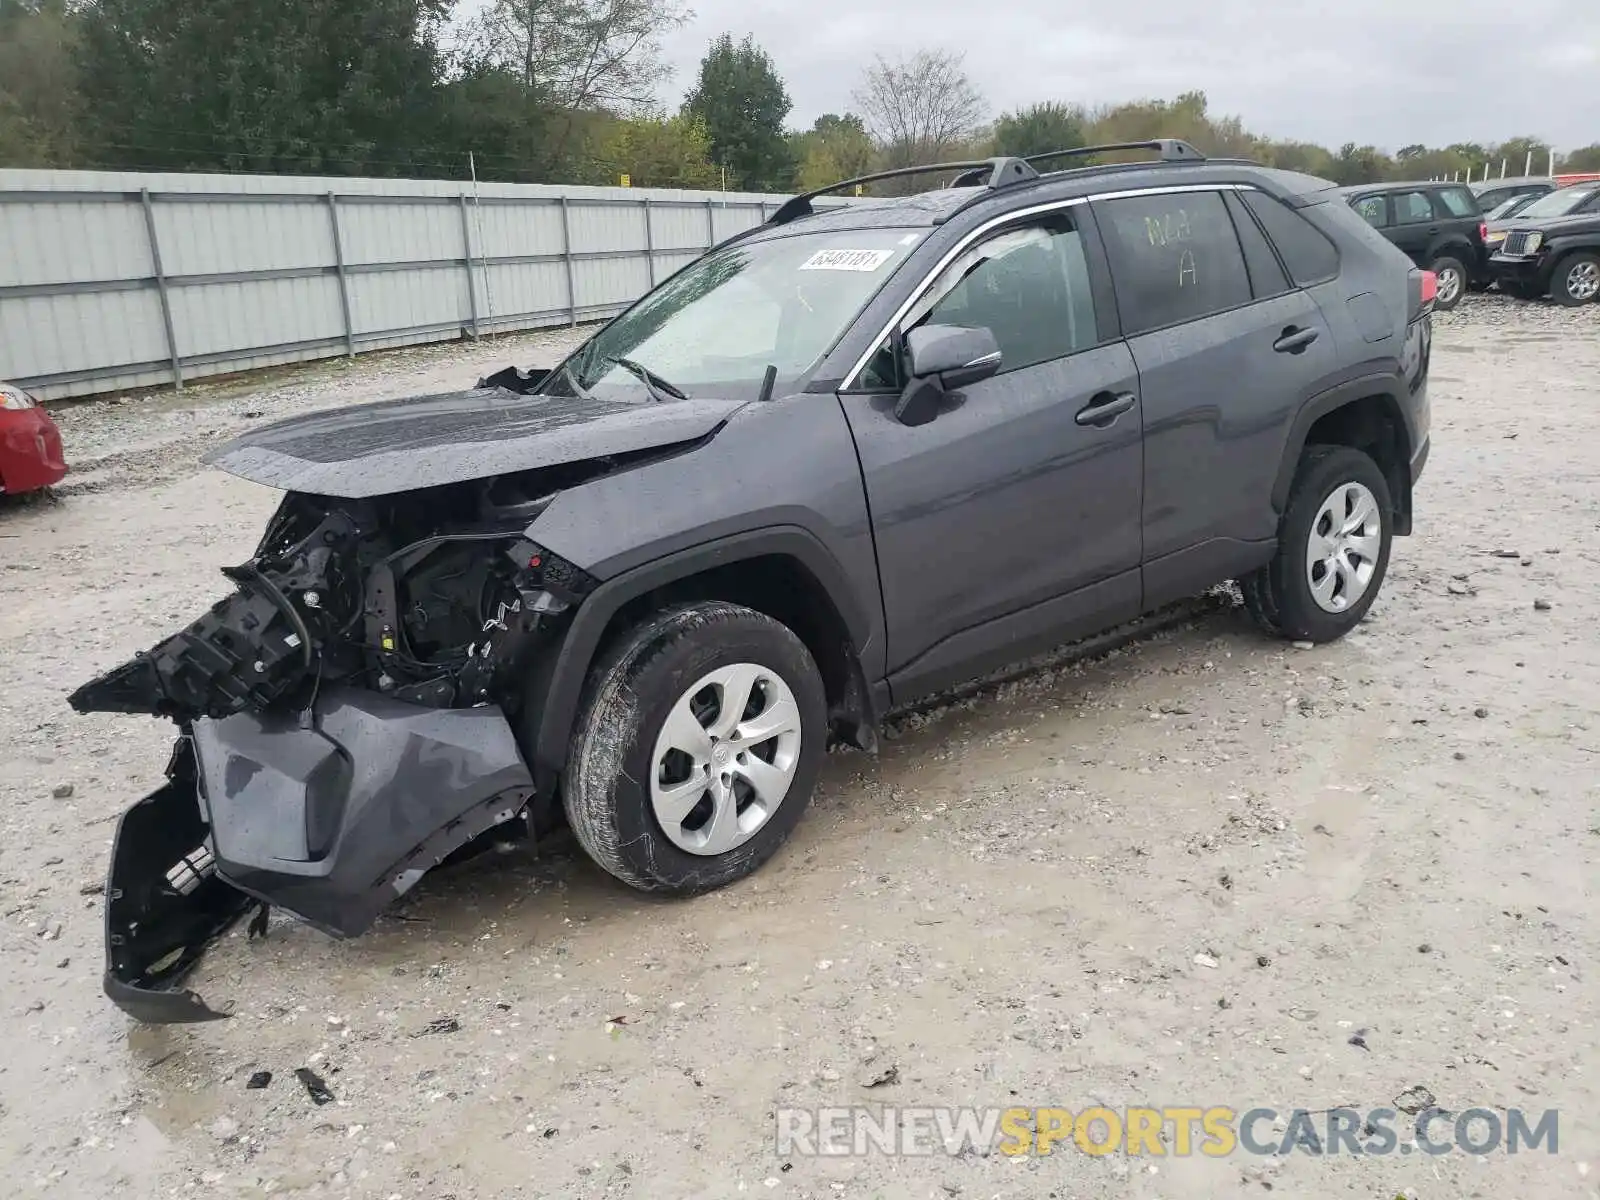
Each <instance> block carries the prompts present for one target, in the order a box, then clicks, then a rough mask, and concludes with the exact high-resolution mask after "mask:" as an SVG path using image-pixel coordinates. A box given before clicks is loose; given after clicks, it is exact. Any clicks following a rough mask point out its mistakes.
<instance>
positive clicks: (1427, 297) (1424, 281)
mask: <svg viewBox="0 0 1600 1200" xmlns="http://www.w3.org/2000/svg"><path fill="white" fill-rule="evenodd" d="M1438 298H1439V277H1438V276H1437V275H1435V274H1434V273H1433V272H1432V271H1417V270H1413V271H1412V272H1411V312H1410V315H1409V316H1408V317H1407V318H1406V322H1407V324H1410V323H1411V322H1412V321H1415V320H1417V319H1419V318H1420V317H1421V316H1422V315H1423V314H1424V313H1427V312H1431V311H1432V310H1433V302H1434V301H1435V300H1437V299H1438Z"/></svg>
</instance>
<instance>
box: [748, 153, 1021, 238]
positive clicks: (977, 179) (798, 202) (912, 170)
mask: <svg viewBox="0 0 1600 1200" xmlns="http://www.w3.org/2000/svg"><path fill="white" fill-rule="evenodd" d="M940 171H959V172H961V174H959V175H958V176H956V178H955V179H954V180H953V181H952V182H951V184H950V186H951V187H974V186H978V187H987V188H997V187H1004V186H1006V185H1007V184H1012V183H1022V182H1024V181H1026V180H1029V179H1037V178H1038V177H1039V173H1038V172H1037V171H1035V170H1034V169H1033V168H1032V167H1031V166H1029V165H1028V162H1027V161H1026V160H1024V159H1020V158H984V159H975V160H973V161H970V162H948V163H928V164H927V165H925V166H920V167H896V168H895V169H894V170H892V171H874V172H872V174H870V175H857V176H856V177H855V178H853V179H841V180H840V181H839V182H838V183H830V184H829V185H828V186H827V187H820V188H816V189H814V190H812V191H809V192H806V193H804V194H803V195H799V196H793V197H791V198H790V199H788V200H785V201H784V202H783V203H782V204H780V205H779V206H778V211H777V212H775V213H773V214H772V216H770V217H768V218H767V224H768V225H787V224H788V223H789V222H790V221H796V220H799V219H800V218H801V217H808V216H810V215H811V213H812V212H813V211H814V210H813V209H812V207H811V202H812V201H813V200H815V199H816V198H817V197H818V196H826V195H828V194H829V193H830V192H842V191H844V190H845V189H846V188H851V187H855V186H856V185H858V184H863V183H873V182H876V181H877V180H879V179H902V178H904V177H906V176H908V175H934V174H937V173H939V172H940Z"/></svg>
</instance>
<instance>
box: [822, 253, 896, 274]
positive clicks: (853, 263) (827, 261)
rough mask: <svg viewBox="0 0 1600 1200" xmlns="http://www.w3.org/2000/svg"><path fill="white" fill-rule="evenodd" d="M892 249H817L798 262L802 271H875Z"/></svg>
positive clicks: (891, 254) (885, 260) (887, 258)
mask: <svg viewBox="0 0 1600 1200" xmlns="http://www.w3.org/2000/svg"><path fill="white" fill-rule="evenodd" d="M893 257H894V251H893V250H818V251H817V252H816V253H815V254H813V255H812V256H811V257H810V258H808V259H806V260H805V262H803V263H801V264H800V269H801V270H802V271H876V270H877V269H878V268H879V267H881V266H883V264H884V263H886V262H888V261H889V260H890V259H891V258H893Z"/></svg>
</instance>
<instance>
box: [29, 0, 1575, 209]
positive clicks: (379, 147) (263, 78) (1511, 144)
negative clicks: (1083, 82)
mask: <svg viewBox="0 0 1600 1200" xmlns="http://www.w3.org/2000/svg"><path fill="white" fill-rule="evenodd" d="M463 8H464V6H463ZM688 19H689V13H688V10H687V9H685V8H684V7H683V6H682V0H489V2H488V3H487V4H486V5H484V6H482V7H479V8H476V9H475V10H474V11H473V12H472V13H471V14H470V15H468V14H466V13H465V12H464V11H461V12H458V10H457V0H270V2H267V0H0V166H19V167H63V168H99V169H121V170H161V171H223V172H264V173H275V174H300V175H307V174H318V175H377V176H405V177H413V178H451V179H460V178H466V177H467V176H468V174H469V173H475V174H476V176H477V177H478V178H480V179H484V180H507V181H516V182H540V183H586V184H615V183H617V182H619V181H620V180H621V179H622V178H623V177H624V176H626V177H627V178H628V180H629V181H630V182H631V183H632V184H633V185H634V186H639V187H690V188H717V187H727V188H728V189H730V190H747V191H763V192H786V191H791V190H794V189H797V188H798V189H805V188H813V187H820V186H823V185H825V184H828V183H832V182H834V181H836V180H839V179H844V178H848V177H852V176H856V175H861V174H865V173H867V172H869V171H872V170H875V169H880V168H892V167H897V166H907V165H914V164H918V163H925V162H933V161H945V160H959V159H978V158H986V157H989V156H990V155H994V154H1014V155H1027V154H1041V153H1046V152H1049V151H1053V150H1065V149H1071V148H1074V147H1081V146H1085V145H1100V144H1105V143H1112V142H1128V141H1143V140H1148V139H1152V138H1157V137H1178V138H1183V139H1185V140H1187V141H1189V142H1191V143H1193V144H1194V145H1195V146H1197V147H1198V148H1199V149H1200V150H1202V151H1204V152H1205V153H1207V154H1209V155H1224V156H1236V157H1244V158H1253V159H1256V160H1257V161H1261V162H1265V163H1268V164H1270V165H1273V166H1278V167H1285V168H1288V169H1292V170H1299V171H1305V172H1308V173H1310V174H1314V175H1320V176H1324V177H1326V178H1330V179H1333V180H1335V181H1337V182H1339V183H1365V182H1372V181H1375V180H1381V179H1397V178H1433V177H1435V176H1456V175H1460V176H1462V177H1466V176H1468V175H1470V176H1472V177H1474V178H1476V177H1481V176H1482V174H1483V172H1484V170H1485V167H1486V165H1487V166H1488V168H1489V170H1490V172H1491V173H1493V174H1499V173H1500V165H1501V163H1502V161H1504V163H1505V164H1506V168H1505V169H1506V173H1507V174H1511V175H1517V174H1521V173H1522V171H1523V168H1524V164H1525V163H1526V161H1527V159H1528V156H1529V154H1530V153H1531V154H1532V158H1533V162H1534V164H1535V171H1536V172H1542V171H1543V170H1544V169H1545V165H1546V164H1547V162H1548V158H1549V153H1550V147H1549V146H1548V145H1547V144H1546V143H1544V142H1543V141H1541V140H1540V139H1538V138H1536V137H1519V138H1513V139H1511V140H1510V141H1508V142H1504V143H1501V144H1498V145H1495V144H1487V143H1485V144H1473V143H1461V144H1456V145H1451V146H1446V147H1429V146H1425V145H1421V144H1417V145H1410V146H1405V147H1403V148H1401V149H1399V150H1398V151H1396V152H1394V153H1389V152H1387V151H1384V150H1381V149H1379V148H1377V147H1374V146H1372V145H1363V144H1357V143H1355V142H1350V143H1347V144H1345V145H1343V146H1341V147H1339V148H1338V149H1330V148H1328V147H1324V146H1318V145H1314V144H1311V143H1308V142H1295V141H1284V140H1279V139H1273V138H1269V137H1265V136H1262V135H1260V134H1256V133H1253V132H1251V131H1250V130H1248V129H1246V128H1245V127H1244V124H1243V123H1242V121H1241V120H1240V119H1239V118H1238V117H1235V116H1218V115H1213V114H1212V113H1211V112H1210V111H1209V109H1208V106H1207V101H1206V97H1205V94H1204V93H1202V92H1197V91H1194V92H1186V93H1184V94H1182V95H1180V96H1178V97H1176V98H1175V99H1172V100H1146V101H1140V102H1135V103H1127V104H1117V105H1109V106H1098V107H1097V106H1092V105H1088V104H1084V103H1079V102H1069V101H1064V100H1042V101H1040V102H1038V103H1036V104H1032V105H1028V106H1024V107H1021V108H1018V109H1015V110H1012V111H1006V112H1000V113H997V114H996V113H992V112H991V109H990V106H989V104H988V102H987V101H986V100H985V98H984V96H983V94H982V91H981V89H980V88H979V86H978V84H977V83H975V82H974V81H973V80H972V79H971V78H970V77H969V75H968V73H967V71H966V69H965V66H964V64H963V59H962V56H961V55H960V54H957V53H951V52H946V51H936V50H920V51H913V52H909V53H906V54H904V55H902V56H899V57H893V58H890V57H884V56H879V57H877V58H875V59H874V60H873V61H872V62H871V63H870V64H868V65H867V66H866V67H865V69H864V70H863V71H862V72H861V75H860V78H859V80H858V81H857V84H856V86H855V87H854V89H853V90H852V92H851V94H850V96H849V102H848V104H847V105H841V111H840V112H837V113H828V114H826V115H824V116H822V117H819V118H817V119H816V120H815V121H814V122H813V123H812V125H811V127H810V128H809V129H803V130H799V129H794V128H792V127H791V126H790V124H789V117H790V113H791V111H792V104H791V101H790V97H789V93H788V89H787V88H786V86H785V84H784V82H783V79H782V77H781V76H780V74H779V73H778V71H777V68H776V67H775V65H774V63H773V60H772V58H771V56H770V55H769V54H768V53H767V52H766V51H765V50H764V49H763V48H762V47H760V46H759V45H757V44H756V43H755V42H754V41H753V40H752V39H750V38H748V37H746V38H743V39H739V40H736V39H735V38H734V37H733V36H732V35H731V34H723V35H722V36H720V37H718V38H717V39H716V40H715V41H713V42H712V43H711V45H710V47H709V49H708V50H707V53H706V55H705V58H704V59H703V60H702V62H701V64H700V68H699V72H698V74H697V76H696V78H695V79H694V81H693V84H692V86H691V87H690V89H689V91H688V94H687V96H686V97H685V99H684V101H683V103H682V104H681V105H680V106H679V108H678V109H677V110H676V111H669V110H668V109H667V108H666V107H665V106H664V105H663V104H662V103H661V102H660V95H661V92H662V90H663V87H664V85H665V84H666V83H667V82H668V78H669V71H668V68H667V67H666V65H665V63H664V61H663V59H662V53H661V39H662V37H663V36H664V35H665V34H667V33H669V32H670V31H672V30H674V29H676V28H678V27H680V26H682V25H683V24H684V23H685V22H686V21H687V20H688ZM1560 169H1562V170H1566V171H1600V143H1597V144H1595V145H1591V146H1586V147H1583V148H1581V149H1577V150H1572V151H1570V152H1568V153H1565V154H1563V155H1561V156H1560ZM892 186H893V185H879V187H878V189H877V190H888V189H890V188H891V187H892ZM906 186H910V187H914V186H917V185H914V184H912V185H906ZM872 190H874V189H868V191H869V192H870V191H872Z"/></svg>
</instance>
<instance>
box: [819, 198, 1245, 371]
mask: <svg viewBox="0 0 1600 1200" xmlns="http://www.w3.org/2000/svg"><path fill="white" fill-rule="evenodd" d="M1260 190H1261V189H1260V188H1258V187H1255V186H1254V185H1253V184H1248V183H1185V184H1173V185H1171V186H1168V187H1145V188H1129V189H1127V190H1126V191H1119V192H1098V193H1096V194H1094V195H1091V196H1074V197H1072V198H1071V199H1070V200H1051V201H1049V202H1047V203H1045V204H1034V205H1029V206H1028V207H1026V208H1014V209H1012V210H1011V211H1010V212H1005V213H999V214H997V215H996V216H994V217H991V218H990V219H989V220H987V221H985V222H984V223H983V224H982V225H979V226H978V227H977V228H975V229H972V230H971V231H969V232H968V233H967V235H966V236H965V237H963V238H962V239H961V240H960V241H959V242H957V243H956V244H955V245H954V246H952V247H951V248H950V249H949V250H947V251H945V252H944V254H943V255H941V256H940V258H939V261H938V262H936V263H934V265H933V267H932V269H931V270H929V271H928V272H927V273H926V274H924V275H923V277H922V279H921V280H920V281H919V282H918V283H917V286H916V287H915V288H913V289H912V291H911V294H910V295H909V296H907V297H906V299H905V300H904V301H903V302H902V303H901V305H900V307H899V308H897V309H895V311H894V315H893V316H892V317H890V318H889V320H888V322H887V323H886V324H885V325H884V327H883V328H882V329H880V330H879V331H878V333H877V336H876V337H874V338H873V339H872V341H871V342H869V343H868V345H867V348H866V350H864V351H863V352H862V354H861V357H860V358H858V359H856V361H855V364H854V365H853V366H852V367H851V368H850V370H849V371H848V372H846V373H845V377H844V382H843V383H841V384H840V385H839V389H838V390H839V391H841V392H848V391H853V390H854V389H856V388H857V387H859V386H860V379H859V376H860V375H861V372H862V371H864V370H866V367H867V363H868V362H870V361H871V360H872V356H873V355H874V354H876V353H877V352H878V347H879V346H881V345H882V344H883V339H884V338H886V337H888V336H889V334H890V333H891V332H892V331H893V330H894V329H895V328H896V327H898V326H899V324H900V322H901V321H903V320H905V316H906V314H907V313H908V312H910V311H911V309H912V307H913V306H915V304H916V302H917V301H918V300H919V299H921V297H922V295H923V293H924V292H926V291H927V290H928V289H929V288H930V287H932V286H933V284H934V282H935V281H936V280H938V278H939V276H940V275H942V274H944V271H945V269H946V268H947V267H949V265H950V264H951V263H953V262H954V261H955V260H956V259H957V258H959V257H960V256H961V255H962V254H964V253H966V251H967V250H968V249H970V248H971V246H972V244H973V243H974V242H975V241H977V240H978V239H979V238H981V237H983V236H984V235H985V234H987V233H989V232H990V231H991V230H994V229H997V228H999V227H1000V226H1001V225H1008V224H1010V223H1011V222H1013V221H1016V220H1020V219H1023V218H1027V217H1037V216H1043V215H1044V214H1045V213H1052V212H1061V211H1063V210H1065V209H1069V208H1077V207H1078V206H1080V205H1084V204H1088V203H1090V202H1092V201H1100V200H1126V199H1129V198H1131V197H1134V196H1165V195H1172V194H1176V193H1180V192H1240V191H1251V192H1254V191H1260Z"/></svg>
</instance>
